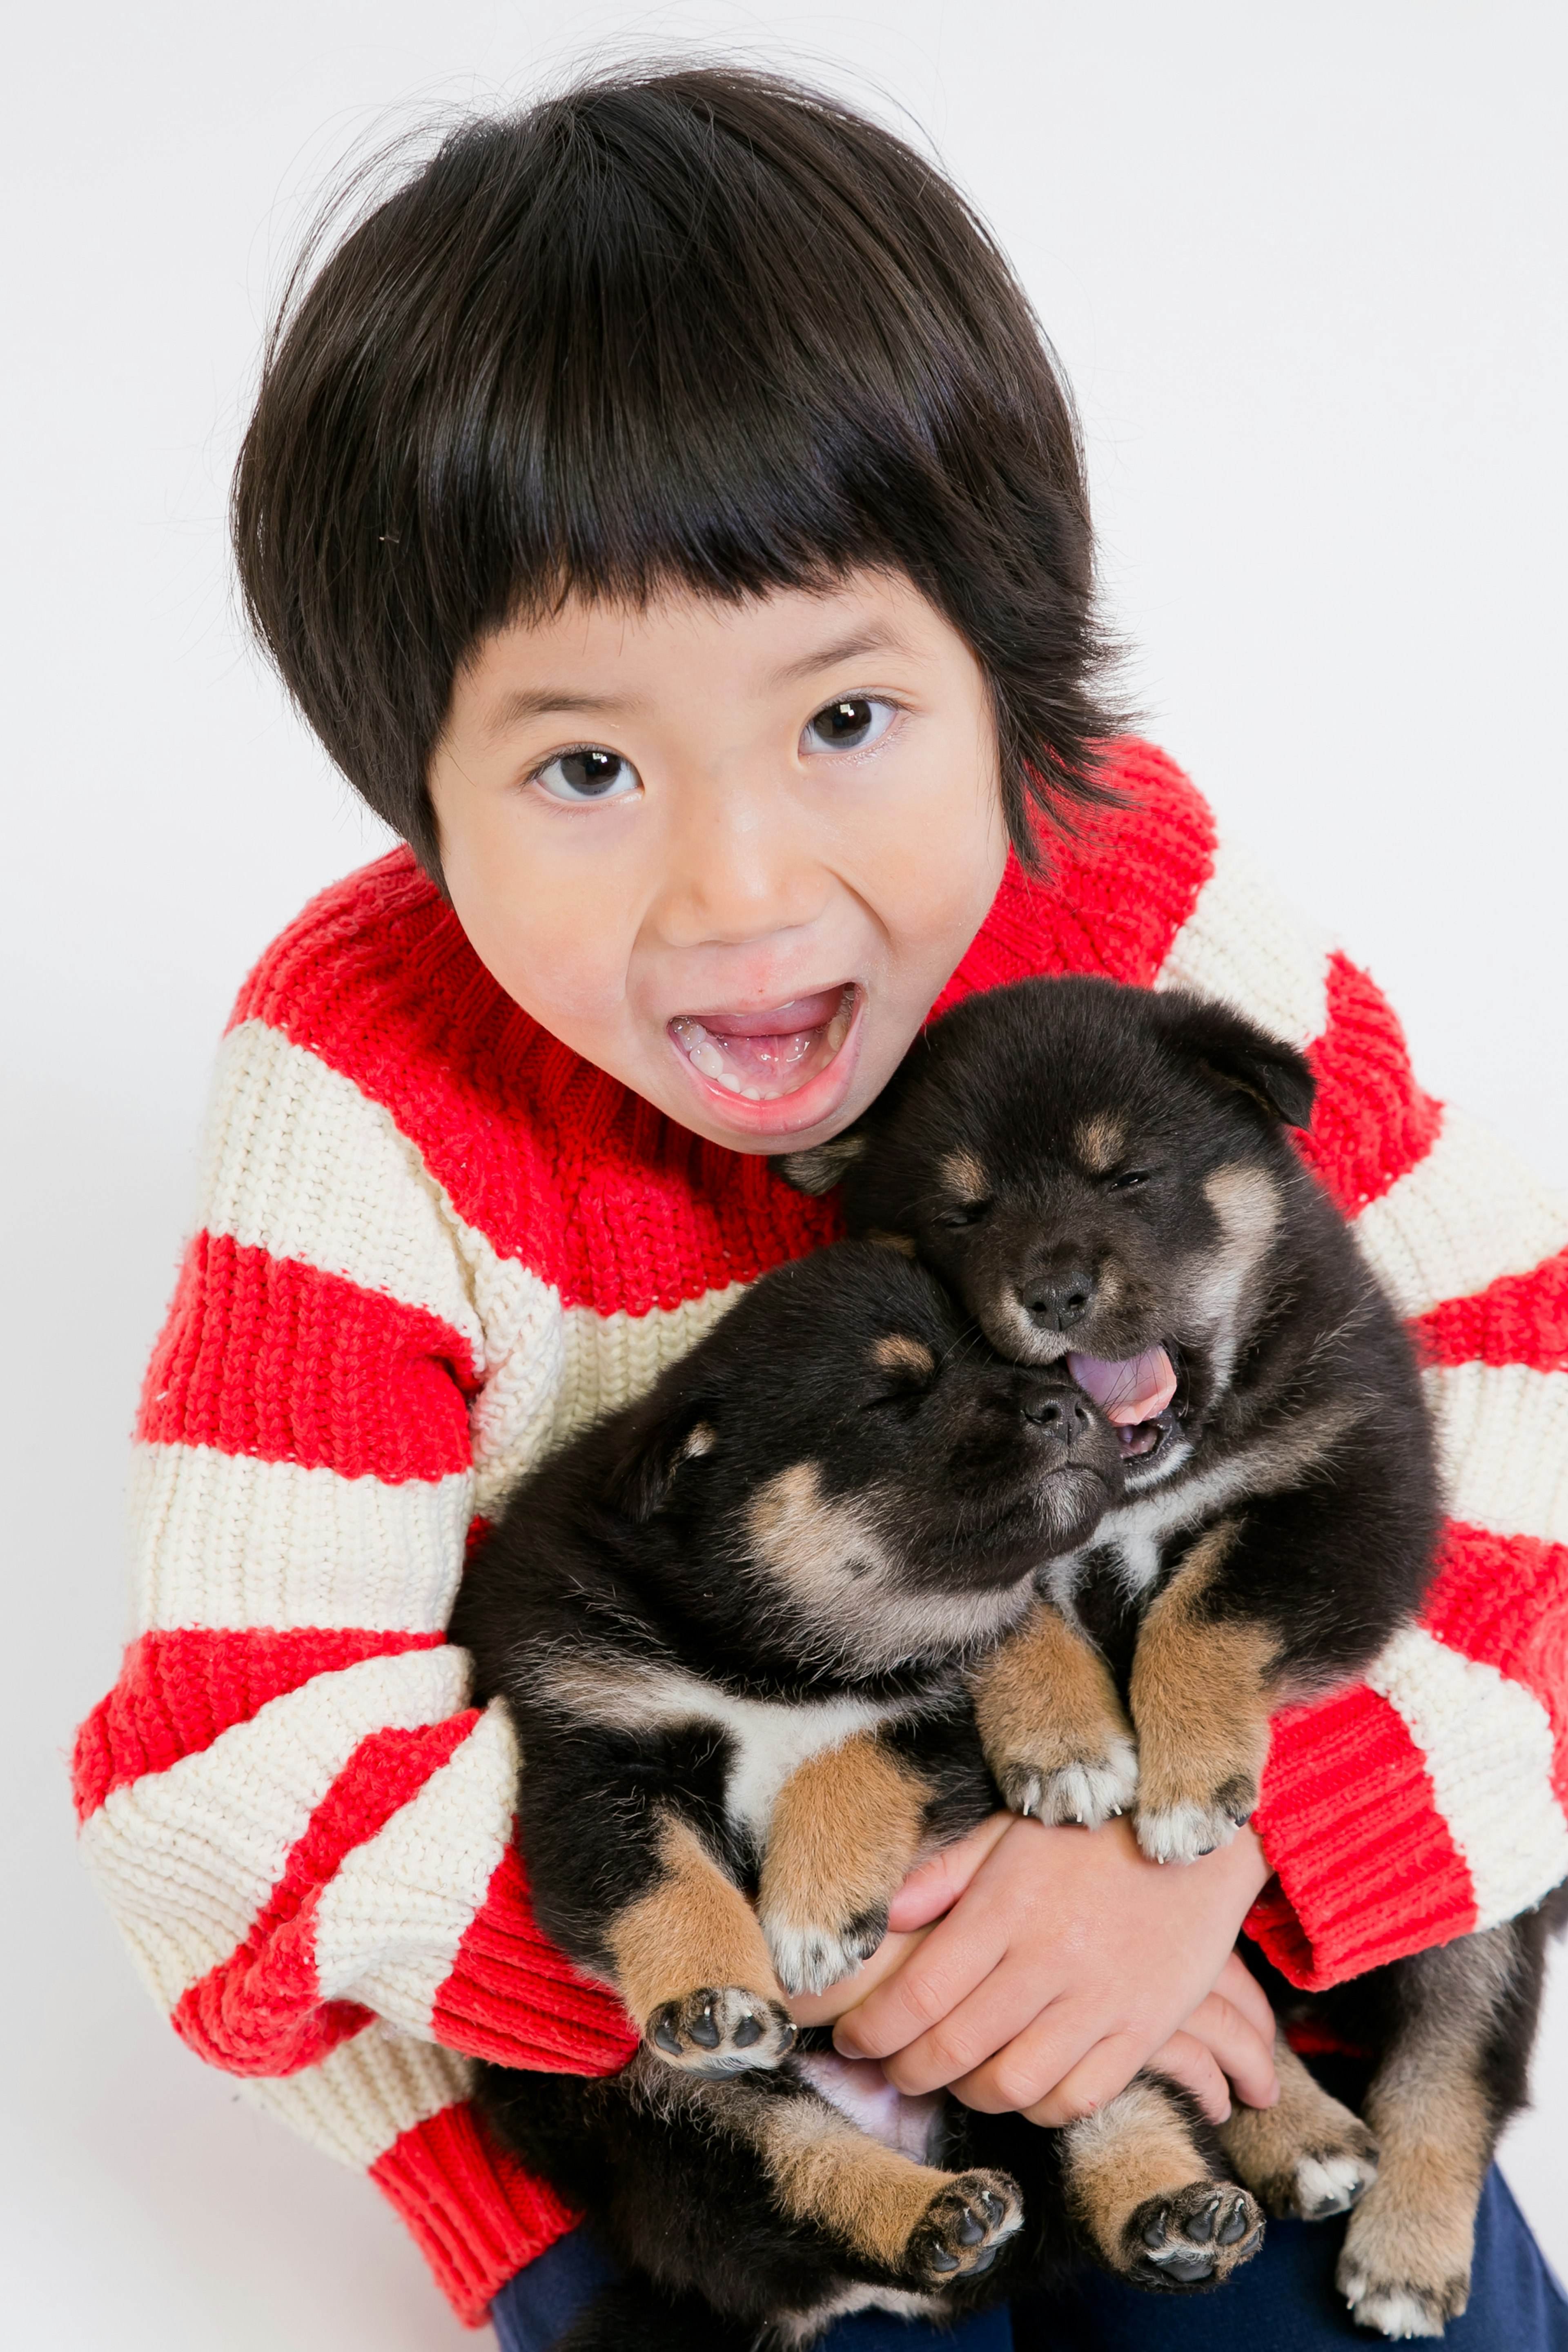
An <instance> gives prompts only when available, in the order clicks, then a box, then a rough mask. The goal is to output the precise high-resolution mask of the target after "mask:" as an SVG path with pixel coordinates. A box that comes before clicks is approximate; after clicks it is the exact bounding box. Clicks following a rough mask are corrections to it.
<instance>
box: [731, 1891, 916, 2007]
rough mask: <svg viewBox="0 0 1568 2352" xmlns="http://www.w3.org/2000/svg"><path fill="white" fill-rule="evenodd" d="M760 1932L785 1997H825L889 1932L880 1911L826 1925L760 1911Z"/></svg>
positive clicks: (886, 1918) (866, 1912)
mask: <svg viewBox="0 0 1568 2352" xmlns="http://www.w3.org/2000/svg"><path fill="white" fill-rule="evenodd" d="M762 1928H763V1935H764V1936H765V1937H766V1938H767V1945H768V1951H769V1954H770V1956H771V1958H772V1960H773V1967H774V1969H776V1970H777V1973H778V1980H779V1982H780V1984H782V1985H783V1987H784V1990H785V1992H790V1993H795V1992H826V1990H827V1988H828V1986H829V1985H835V1984H837V1982H838V1981H839V1979H840V1978H842V1977H850V1976H853V1975H854V1973H855V1971H856V1969H858V1967H859V1966H860V1963H861V1962H862V1960H868V1959H869V1958H870V1957H871V1955H872V1953H873V1952H874V1951H875V1950H876V1949H877V1948H878V1946H879V1944H880V1943H881V1940H882V1938H883V1937H884V1936H885V1935H886V1934H887V1932H888V1914H887V1910H886V1908H885V1906H879V1907H878V1908H877V1909H876V1910H874V1911H862V1912H859V1913H858V1914H857V1916H855V1917H854V1918H853V1919H844V1920H840V1921H837V1922H835V1923H832V1924H830V1923H829V1922H827V1921H826V1920H823V1919H791V1918H787V1917H785V1916H782V1915H781V1914H779V1913H777V1912H770V1911H768V1910H766V1909H764V1910H763V1915H762Z"/></svg>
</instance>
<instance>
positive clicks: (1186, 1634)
mask: <svg viewBox="0 0 1568 2352" xmlns="http://www.w3.org/2000/svg"><path fill="white" fill-rule="evenodd" d="M1236 1536H1237V1528H1236V1525H1235V1522H1234V1521H1230V1520H1224V1519H1222V1520H1221V1521H1220V1523H1219V1525H1218V1526H1217V1527H1215V1528H1209V1529H1208V1531H1207V1532H1206V1533H1205V1534H1204V1535H1202V1536H1200V1537H1199V1538H1198V1539H1197V1541H1196V1543H1194V1546H1193V1548H1192V1549H1191V1551H1190V1552H1189V1553H1188V1554H1187V1557H1186V1559H1184V1561H1183V1563H1182V1565H1181V1567H1180V1568H1179V1569H1178V1570H1177V1571H1176V1574H1175V1575H1174V1577H1173V1579H1172V1580H1171V1582H1170V1583H1169V1584H1168V1585H1167V1586H1166V1587H1165V1590H1164V1591H1163V1592H1162V1593H1160V1594H1159V1596H1158V1597H1157V1598H1156V1600H1155V1601H1154V1602H1153V1604H1152V1607H1151V1609H1150V1611H1149V1612H1148V1615H1147V1616H1146V1617H1145V1618H1144V1620H1143V1623H1142V1629H1141V1630H1140V1633H1139V1635H1138V1648H1137V1652H1136V1654H1135V1655H1134V1657H1133V1661H1132V1676H1131V1689H1130V1693H1129V1696H1130V1698H1131V1707H1132V1720H1133V1723H1134V1724H1135V1726H1136V1727H1137V1732H1138V1810H1139V1812H1140V1814H1141V1815H1142V1814H1144V1813H1148V1812H1156V1811H1158V1812H1163V1811H1173V1810H1174V1809H1176V1808H1178V1807H1181V1806H1187V1805H1191V1806H1197V1807H1200V1808H1208V1807H1212V1806H1213V1805H1214V1804H1215V1801H1216V1800H1218V1798H1219V1797H1220V1794H1221V1792H1222V1791H1225V1790H1237V1795H1238V1801H1243V1802H1244V1803H1245V1810H1246V1811H1250V1810H1251V1806H1252V1803H1253V1802H1255V1801H1256V1798H1257V1789H1258V1779H1259V1776H1260V1775H1261V1773H1262V1770H1263V1765H1264V1760H1265V1759H1266V1757H1267V1755H1268V1716H1269V1710H1270V1704H1271V1695H1272V1685H1271V1683H1270V1679H1269V1673H1270V1668H1271V1667H1272V1665H1273V1663H1274V1658H1275V1654H1276V1644H1275V1642H1274V1638H1273V1636H1272V1634H1270V1633H1268V1632H1266V1631H1265V1629H1264V1628H1263V1627H1262V1626H1261V1625H1249V1624H1246V1623H1237V1622H1229V1621H1225V1620H1218V1621H1216V1620H1213V1619H1205V1617H1204V1615H1203V1614H1202V1612H1201V1604H1202V1601H1203V1599H1204V1596H1205V1593H1206V1592H1207V1591H1208V1590H1209V1587H1210V1586H1211V1585H1212V1584H1213V1582H1214V1580H1215V1575H1216V1573H1217V1571H1218V1570H1219V1568H1220V1566H1221V1564H1222V1563H1223V1561H1224V1559H1225V1557H1226V1553H1227V1552H1228V1551H1229V1549H1230V1548H1231V1546H1232V1544H1233V1543H1234V1542H1235V1540H1236ZM1247 1790H1251V1792H1252V1793H1251V1796H1250V1798H1247V1796H1246V1791H1247Z"/></svg>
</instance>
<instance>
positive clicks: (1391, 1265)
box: [1354, 1105, 1568, 1315]
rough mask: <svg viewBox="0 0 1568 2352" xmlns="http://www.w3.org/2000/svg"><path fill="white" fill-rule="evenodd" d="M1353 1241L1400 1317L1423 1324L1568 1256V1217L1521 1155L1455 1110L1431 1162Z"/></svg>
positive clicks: (1392, 1191)
mask: <svg viewBox="0 0 1568 2352" xmlns="http://www.w3.org/2000/svg"><path fill="white" fill-rule="evenodd" d="M1354 1231H1355V1236H1356V1239H1357V1241H1358V1242H1359V1243H1360V1244H1361V1247H1362V1251H1363V1255H1364V1256H1365V1257H1366V1258H1367V1259H1368V1261H1369V1262H1370V1264H1371V1265H1372V1267H1373V1272H1374V1273H1375V1274H1376V1275H1377V1276H1378V1278H1379V1280H1380V1281H1381V1282H1382V1284H1383V1286H1384V1289H1385V1290H1386V1291H1387V1293H1388V1295H1389V1297H1391V1298H1392V1299H1393V1301H1394V1305H1395V1306H1396V1307H1398V1309H1399V1311H1400V1313H1401V1314H1402V1315H1425V1314H1426V1311H1427V1309H1428V1308H1429V1307H1436V1306H1438V1305H1440V1304H1441V1302H1442V1301H1443V1300H1444V1299H1446V1298H1464V1297H1468V1295H1469V1294H1470V1293H1471V1292H1472V1291H1476V1290H1484V1289H1485V1288H1486V1286H1487V1285H1488V1284H1489V1283H1491V1282H1495V1281H1496V1280H1497V1279H1498V1276H1500V1275H1504V1274H1528V1273H1529V1271H1530V1269H1531V1266H1534V1265H1540V1264H1541V1262H1542V1259H1543V1258H1549V1257H1554V1256H1555V1255H1556V1254H1557V1252H1558V1251H1559V1250H1561V1249H1563V1248H1568V1208H1565V1207H1564V1206H1563V1203H1562V1202H1560V1201H1558V1200H1557V1199H1556V1198H1555V1197H1554V1196H1553V1195H1552V1193H1551V1192H1549V1191H1548V1190H1547V1188H1546V1186H1545V1185H1544V1184H1542V1182H1541V1181H1540V1180H1539V1179H1538V1178H1537V1177H1536V1176H1535V1175H1534V1173H1533V1172H1532V1171H1531V1169H1530V1168H1528V1167H1527V1166H1526V1165H1525V1163H1524V1161H1523V1160H1521V1159H1520V1157H1519V1155H1518V1153H1517V1152H1515V1151H1512V1150H1510V1148H1509V1146H1508V1145H1507V1144H1506V1143H1503V1142H1501V1141H1500V1139H1498V1137H1496V1136H1495V1135H1491V1134H1489V1133H1488V1131H1487V1129H1485V1128H1484V1127H1481V1126H1479V1125H1478V1124H1477V1122H1476V1121H1475V1120H1474V1119H1473V1118H1468V1117H1467V1115H1466V1114H1465V1113H1464V1112H1463V1111H1461V1110H1456V1109H1454V1108H1453V1107H1452V1105H1448V1106H1447V1107H1446V1108H1445V1109H1444V1112H1443V1125H1442V1128H1441V1129H1440V1131H1439V1133H1438V1136H1437V1139H1436V1142H1435V1143H1434V1144H1433V1146H1432V1149H1431V1150H1430V1151H1428V1152H1427V1154H1426V1158H1425V1159H1424V1160H1422V1161H1421V1162H1420V1163H1419V1165H1418V1166H1416V1167H1415V1168H1413V1169H1411V1171H1410V1172H1409V1174H1408V1175H1405V1176H1402V1177H1401V1178H1400V1179H1399V1181H1398V1182H1397V1184H1394V1185H1391V1186H1390V1188H1389V1190H1388V1191H1387V1192H1385V1193H1384V1195H1383V1197H1382V1199H1381V1200H1378V1201H1372V1202H1369V1203H1368V1204H1367V1206H1366V1207H1365V1208H1364V1209H1363V1211H1362V1212H1361V1214H1360V1215H1359V1216H1358V1217H1357V1219H1356V1221H1355V1227H1354Z"/></svg>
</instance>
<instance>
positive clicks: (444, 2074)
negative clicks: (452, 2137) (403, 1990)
mask: <svg viewBox="0 0 1568 2352" xmlns="http://www.w3.org/2000/svg"><path fill="white" fill-rule="evenodd" d="M473 2072H474V2070H473V2067H472V2064H471V2063H470V2062H469V2061H468V2059H467V2058H460V2057H459V2056H458V2053H457V2052H456V2051H455V2050H439V2049H437V2047H436V2045H435V2043H434V2042H415V2041H412V2040H410V2038H409V2037H408V2036H407V2035H406V2034H404V2033H399V2032H397V2030H396V2028H395V2026H391V2025H382V2024H379V2023H377V2024H374V2025H367V2026H366V2028H365V2030H364V2032H363V2033H356V2034H355V2036H354V2038H353V2041H352V2042H342V2044H341V2045H340V2046H339V2048H337V2049H336V2050H334V2051H333V2052H332V2053H331V2057H330V2058H323V2059H322V2061H321V2064H320V2065H319V2066H306V2067H303V2068H301V2070H300V2073H299V2074H285V2075H282V2076H281V2077H269V2076H267V2075H261V2076H259V2077H258V2076H254V2075H253V2076H251V2077H250V2078H249V2079H248V2080H245V2081H241V2083H240V2084H239V2085H238V2087H239V2089H240V2091H241V2092H242V2093H243V2094H244V2095H245V2097H246V2098H247V2099H248V2100H250V2101H251V2102H252V2104H253V2105H256V2106H258V2107H260V2108H262V2109H264V2110H265V2112H266V2113H267V2114H268V2115H269V2116H274V2117H275V2118H276V2119H277V2121H278V2122H279V2123H280V2124H287V2125H288V2126H289V2127H290V2129H291V2130H294V2131H297V2132H298V2133H299V2134H300V2138H301V2139H308V2140H309V2141H310V2145H311V2146H312V2147H318V2148H320V2149H321V2153H322V2155H323V2156H330V2157H333V2158H336V2160H337V2162H338V2163H339V2164H351V2165H353V2166H354V2167H355V2168H356V2169H358V2170H360V2171H364V2170H366V2169H367V2168H369V2167H370V2166H371V2165H373V2164H374V2162H375V2160H376V2158H377V2157H380V2156H384V2155H385V2154H386V2151H387V2149H388V2148H389V2147H391V2146H392V2144H393V2142H394V2141H395V2139H397V2138H399V2137H401V2136H402V2134H403V2133H404V2132H405V2131H411V2130H412V2129H413V2127H414V2126H415V2125H416V2124H422V2123H425V2122H426V2121H427V2120H428V2119H429V2117H430V2116H435V2115H439V2114H440V2112H441V2110H442V2108H443V2107H450V2106H453V2105H456V2103H457V2102H458V2100H459V2099H466V2098H467V2097H468V2088H469V2085H470V2084H471V2083H472V2080H473Z"/></svg>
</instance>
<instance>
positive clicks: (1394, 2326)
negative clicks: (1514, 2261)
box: [1335, 2255, 1470, 2338]
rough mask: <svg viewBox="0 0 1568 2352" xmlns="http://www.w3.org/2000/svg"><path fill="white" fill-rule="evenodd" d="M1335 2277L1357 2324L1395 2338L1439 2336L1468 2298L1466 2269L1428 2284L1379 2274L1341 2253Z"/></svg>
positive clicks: (1468, 2275) (1457, 2314)
mask: <svg viewBox="0 0 1568 2352" xmlns="http://www.w3.org/2000/svg"><path fill="white" fill-rule="evenodd" d="M1335 2277H1336V2281H1337V2284H1338V2286H1339V2290H1340V2293H1341V2294H1342V2295H1343V2296H1344V2299H1345V2301H1346V2303H1347V2304H1349V2305H1350V2314H1351V2317H1352V2319H1353V2320H1354V2321H1355V2323H1356V2326H1358V2327H1374V2328H1375V2329H1376V2330H1377V2332H1378V2334H1379V2335H1380V2336H1394V2337H1395V2338H1404V2337H1406V2336H1441V2335H1442V2333H1443V2331H1444V2328H1445V2327H1446V2326H1447V2323H1448V2321H1449V2320H1450V2319H1458V2316H1459V2314H1460V2313H1461V2312H1462V2311H1463V2309H1464V2308H1465V2305H1467V2304H1468V2301H1469V2299H1470V2274H1469V2273H1468V2271H1465V2272H1463V2273H1460V2274H1459V2275H1458V2276H1457V2277H1455V2278H1450V2279H1446V2280H1444V2281H1443V2283H1442V2284H1441V2285H1438V2286H1428V2285H1423V2284H1418V2283H1417V2282H1415V2281H1414V2280H1412V2279H1389V2278H1379V2277H1377V2276H1376V2274H1375V2273H1373V2272H1371V2271H1363V2270H1362V2269H1361V2268H1360V2267H1359V2266H1358V2265H1357V2264H1355V2263H1352V2262H1351V2261H1350V2259H1349V2257H1348V2255H1342V2256H1341V2258H1340V2266H1339V2269H1338V2271H1337V2273H1335Z"/></svg>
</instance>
